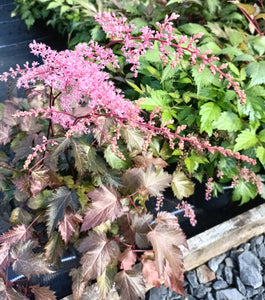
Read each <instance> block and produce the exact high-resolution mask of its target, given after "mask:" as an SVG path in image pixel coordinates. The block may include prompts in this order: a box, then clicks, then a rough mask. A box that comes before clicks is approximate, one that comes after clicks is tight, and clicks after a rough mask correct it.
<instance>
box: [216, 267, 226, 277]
mask: <svg viewBox="0 0 265 300" xmlns="http://www.w3.org/2000/svg"><path fill="white" fill-rule="evenodd" d="M224 268H225V264H220V265H219V267H218V269H217V271H216V272H215V273H216V278H218V279H221V278H222V279H223V271H224Z"/></svg>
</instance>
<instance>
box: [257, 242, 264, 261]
mask: <svg viewBox="0 0 265 300" xmlns="http://www.w3.org/2000/svg"><path fill="white" fill-rule="evenodd" d="M256 249H257V253H258V256H259V258H260V259H262V260H264V259H265V245H264V244H261V245H257V246H256Z"/></svg>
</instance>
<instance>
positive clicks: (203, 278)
mask: <svg viewBox="0 0 265 300" xmlns="http://www.w3.org/2000/svg"><path fill="white" fill-rule="evenodd" d="M196 273H197V277H198V280H199V282H200V283H207V282H210V281H212V280H214V279H215V278H216V277H215V273H214V272H213V271H212V270H210V269H209V268H208V266H207V265H201V266H199V267H198V268H197V270H196Z"/></svg>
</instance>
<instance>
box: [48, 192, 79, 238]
mask: <svg viewBox="0 0 265 300" xmlns="http://www.w3.org/2000/svg"><path fill="white" fill-rule="evenodd" d="M79 206H80V204H79V201H78V196H77V193H76V191H75V190H74V189H71V190H69V189H68V188H67V187H60V188H59V189H57V190H56V191H55V192H54V193H53V195H52V197H51V198H50V199H49V205H48V209H47V212H46V215H47V217H48V220H47V232H48V235H50V234H51V233H52V232H53V231H54V229H55V228H56V227H57V225H58V222H59V221H61V220H62V219H63V217H64V210H65V209H66V208H67V207H70V208H71V209H72V210H73V212H76V211H77V209H78V208H79Z"/></svg>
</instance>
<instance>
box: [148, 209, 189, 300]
mask: <svg viewBox="0 0 265 300" xmlns="http://www.w3.org/2000/svg"><path fill="white" fill-rule="evenodd" d="M147 237H148V239H149V241H150V242H151V244H152V246H153V249H154V253H155V264H156V270H157V272H158V275H159V278H166V280H167V286H169V287H171V288H172V289H173V290H174V291H175V292H177V293H180V294H183V293H184V288H183V284H182V283H183V280H184V263H183V255H182V252H181V250H180V248H179V246H185V247H187V241H186V238H185V235H184V233H183V232H182V230H181V228H180V226H179V224H178V219H177V217H175V216H174V215H172V214H170V213H168V212H159V213H158V215H157V218H156V226H155V228H154V230H152V231H150V232H149V233H148V234H147Z"/></svg>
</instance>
